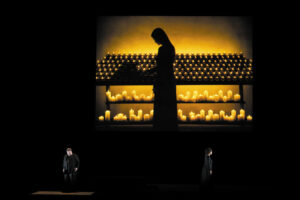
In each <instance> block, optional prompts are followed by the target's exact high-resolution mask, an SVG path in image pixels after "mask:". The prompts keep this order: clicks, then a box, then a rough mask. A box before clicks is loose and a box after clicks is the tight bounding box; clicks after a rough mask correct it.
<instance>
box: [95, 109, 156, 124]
mask: <svg viewBox="0 0 300 200" xmlns="http://www.w3.org/2000/svg"><path fill="white" fill-rule="evenodd" d="M110 114H111V112H110V110H106V111H105V115H104V116H102V115H101V116H99V117H98V119H99V121H100V122H104V121H111V116H110ZM153 114H154V111H153V109H152V110H150V113H149V114H148V113H145V114H143V110H142V109H139V110H138V111H137V115H136V114H135V112H134V110H133V109H130V110H129V118H128V117H127V116H126V114H123V113H118V114H116V115H115V116H114V117H113V118H112V120H113V121H131V122H140V121H151V120H153Z"/></svg>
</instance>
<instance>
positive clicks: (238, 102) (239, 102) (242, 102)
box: [177, 101, 245, 104]
mask: <svg viewBox="0 0 300 200" xmlns="http://www.w3.org/2000/svg"><path fill="white" fill-rule="evenodd" d="M177 103H203V104H206V103H237V104H244V103H245V101H227V102H223V101H219V102H214V101H201V102H191V101H187V102H186V101H177Z"/></svg>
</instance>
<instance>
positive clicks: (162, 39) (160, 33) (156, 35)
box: [151, 28, 170, 45]
mask: <svg viewBox="0 0 300 200" xmlns="http://www.w3.org/2000/svg"><path fill="white" fill-rule="evenodd" d="M151 37H152V38H153V39H154V41H155V42H156V43H157V44H159V45H160V44H162V45H164V44H168V43H170V40H169V38H168V36H167V34H166V33H165V31H164V30H162V29H161V28H156V29H154V30H153V31H152V34H151Z"/></svg>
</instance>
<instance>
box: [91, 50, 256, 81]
mask: <svg viewBox="0 0 300 200" xmlns="http://www.w3.org/2000/svg"><path fill="white" fill-rule="evenodd" d="M155 57H156V54H115V53H112V54H110V53H108V54H107V55H106V56H105V57H104V58H103V59H102V60H100V59H98V60H97V63H96V65H97V70H96V79H97V80H98V81H106V80H111V78H112V77H114V75H115V74H116V72H118V71H119V69H120V68H121V67H122V66H126V65H128V64H133V65H135V66H136V68H137V71H141V72H145V73H147V71H148V70H149V69H151V68H153V67H154V66H155V65H156V60H155ZM173 66H174V76H175V79H176V80H178V81H184V82H185V81H187V82H190V81H194V82H235V83H236V82H243V81H246V82H247V81H251V80H253V66H252V59H247V58H245V56H244V55H243V53H217V54H215V53H212V54H209V53H208V54H176V56H175V61H174V63H173ZM123 78H124V77H123ZM141 80H143V79H141ZM129 81H132V80H129Z"/></svg>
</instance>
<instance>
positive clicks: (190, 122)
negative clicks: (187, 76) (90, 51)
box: [96, 82, 252, 126]
mask: <svg viewBox="0 0 300 200" xmlns="http://www.w3.org/2000/svg"><path fill="white" fill-rule="evenodd" d="M118 85H122V86H124V85H126V86H140V85H153V83H152V84H150V83H147V84H144V83H139V84H137V83H136V84H133V83H127V84H126V83H116V82H112V83H109V84H108V83H103V82H96V86H105V91H106V92H107V91H108V90H109V89H110V86H118ZM176 85H233V86H239V94H240V96H241V99H240V101H227V102H212V101H201V102H190V101H189V102H184V101H178V100H177V104H191V103H196V104H226V103H227V104H228V103H229V104H240V106H241V108H242V109H244V107H245V104H246V102H245V101H244V88H243V86H244V85H252V83H249V82H245V83H239V84H237V83H228V82H226V83H220V82H219V83H209V84H208V83H206V82H205V83H193V84H192V83H190V84H187V83H186V82H185V83H182V82H181V83H180V82H179V83H178V82H177V84H176ZM153 103H154V101H116V102H111V101H109V100H108V98H107V97H106V100H105V105H106V110H110V105H111V104H153ZM96 123H97V125H103V126H111V125H146V124H153V121H140V122H134V121H129V120H127V121H104V122H100V121H99V120H98V118H97V119H96ZM178 124H202V125H204V124H209V125H246V124H252V122H248V121H246V120H244V121H234V122H227V121H211V122H203V121H186V122H182V121H178Z"/></svg>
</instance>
